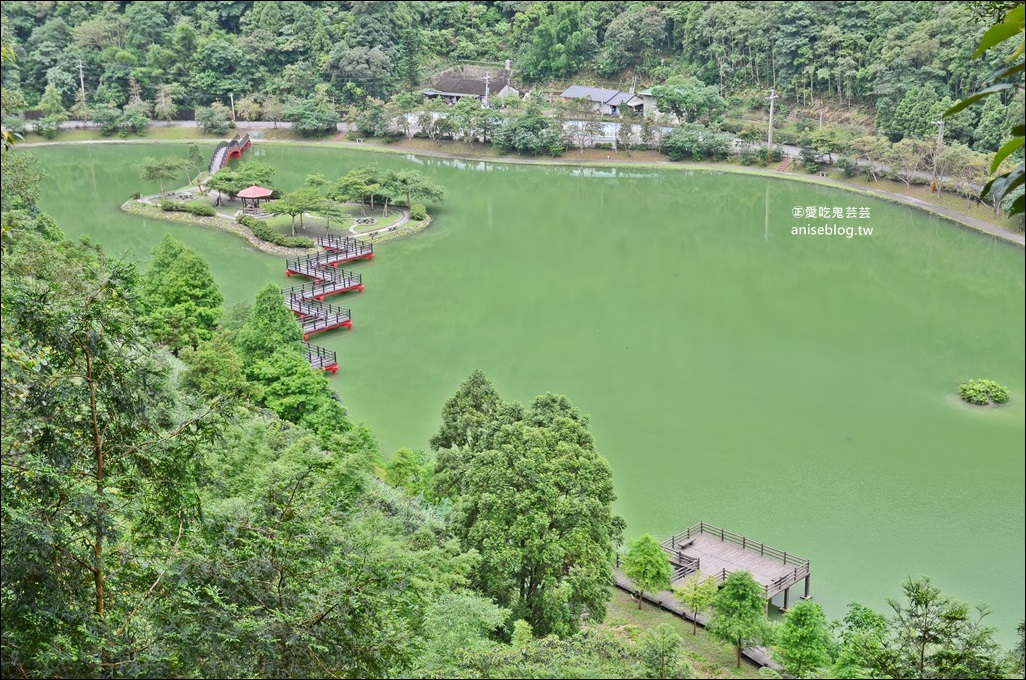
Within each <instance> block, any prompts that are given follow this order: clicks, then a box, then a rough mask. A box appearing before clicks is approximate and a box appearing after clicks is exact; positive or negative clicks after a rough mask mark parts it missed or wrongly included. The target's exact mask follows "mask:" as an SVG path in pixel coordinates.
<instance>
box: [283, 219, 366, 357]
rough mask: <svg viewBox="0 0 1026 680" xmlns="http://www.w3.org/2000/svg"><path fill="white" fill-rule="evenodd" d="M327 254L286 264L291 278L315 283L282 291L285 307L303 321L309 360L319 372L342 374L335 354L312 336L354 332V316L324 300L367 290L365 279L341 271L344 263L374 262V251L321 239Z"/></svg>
mask: <svg viewBox="0 0 1026 680" xmlns="http://www.w3.org/2000/svg"><path fill="white" fill-rule="evenodd" d="M318 242H320V243H321V245H322V246H323V247H324V248H325V252H320V253H314V254H310V255H301V256H299V257H293V258H290V259H288V260H286V261H285V272H286V274H288V275H289V276H292V275H293V274H300V275H302V276H307V277H309V278H311V279H313V280H312V281H310V282H309V283H304V284H301V285H298V286H292V287H291V288H289V289H287V290H283V291H282V295H284V297H285V305H286V306H287V307H288V308H289V309H291V310H292V311H293V312H295V314H296V315H298V317H299V319H298V320H299V325H300V326H301V327H302V329H303V340H304V346H305V347H306V358H307V361H309V362H310V365H311V366H313V367H314V368H315V369H318V370H325V371H331V372H332V373H335V372H337V371H338V361H337V358H336V356H335V353H334V352H331V351H329V350H327V349H324V348H323V347H318V346H317V345H313V344H311V343H309V342H305V341H307V340H309V339H310V336H311V335H312V334H314V333H318V332H320V331H326V330H330V329H333V328H352V327H353V320H352V314H351V312H350V311H349V310H348V309H346V308H345V307H336V306H335V305H332V304H328V303H327V302H324V298H325V297H327V296H329V295H335V294H336V293H344V292H345V291H348V290H358V291H362V290H363V276H362V275H360V274H357V273H356V272H352V271H347V270H345V269H340V268H338V265H339V264H340V263H341V262H347V261H349V260H355V259H360V258H366V259H373V258H374V248H373V246H371V245H370V244H364V243H361V242H359V241H357V240H355V239H351V238H348V237H344V236H334V235H329V236H326V237H322V238H320V239H318Z"/></svg>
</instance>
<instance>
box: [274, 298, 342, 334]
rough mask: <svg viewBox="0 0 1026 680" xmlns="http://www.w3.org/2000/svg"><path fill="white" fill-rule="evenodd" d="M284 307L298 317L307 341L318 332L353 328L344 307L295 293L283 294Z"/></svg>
mask: <svg viewBox="0 0 1026 680" xmlns="http://www.w3.org/2000/svg"><path fill="white" fill-rule="evenodd" d="M285 305H286V306H287V307H288V308H289V309H291V310H292V311H293V312H295V313H296V314H298V315H299V316H300V320H299V323H300V325H301V326H302V327H303V339H304V340H309V339H310V336H311V335H313V334H314V333H319V332H320V331H327V330H331V329H332V328H352V327H353V320H352V315H351V313H350V311H349V310H348V309H346V308H345V307H336V306H335V305H332V304H328V303H327V302H321V301H319V300H309V299H306V298H304V297H302V296H301V295H299V294H298V293H296V292H295V291H289V292H287V293H285Z"/></svg>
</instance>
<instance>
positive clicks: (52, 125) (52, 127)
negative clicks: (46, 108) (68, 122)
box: [35, 116, 61, 139]
mask: <svg viewBox="0 0 1026 680" xmlns="http://www.w3.org/2000/svg"><path fill="white" fill-rule="evenodd" d="M60 129H61V121H60V119H59V118H53V117H50V116H47V117H46V118H43V119H42V120H39V121H36V125H35V132H36V134H37V135H39V136H41V137H43V138H44V139H53V138H54V137H56V136H57V133H58V132H60Z"/></svg>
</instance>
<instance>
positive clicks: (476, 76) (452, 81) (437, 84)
mask: <svg viewBox="0 0 1026 680" xmlns="http://www.w3.org/2000/svg"><path fill="white" fill-rule="evenodd" d="M510 75H511V70H510V69H509V67H508V65H507V67H506V68H499V69H482V68H480V67H472V66H465V67H458V68H454V69H450V70H448V71H446V72H444V73H441V74H439V75H438V77H437V78H435V80H434V82H432V83H431V86H430V87H427V88H425V89H423V90H421V93H422V94H423V95H424V97H426V98H427V99H441V100H442V101H444V102H445V103H446V104H455V103H456V102H458V101H459V100H461V99H465V98H467V97H473V98H474V99H476V100H478V101H479V102H481V104H482V105H484V104H487V103H488V100H489V99H493V98H495V97H519V96H520V90H518V89H517V88H515V87H513V84H512V83H511V82H510Z"/></svg>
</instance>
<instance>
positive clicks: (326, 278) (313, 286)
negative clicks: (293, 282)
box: [285, 267, 363, 300]
mask: <svg viewBox="0 0 1026 680" xmlns="http://www.w3.org/2000/svg"><path fill="white" fill-rule="evenodd" d="M319 271H320V273H319V274H318V275H317V276H318V278H317V280H315V281H313V282H311V283H304V284H302V285H300V286H292V287H291V288H289V289H288V290H286V291H285V293H286V294H288V295H292V294H296V295H298V296H300V297H303V298H306V299H308V300H309V299H316V300H323V299H324V298H325V297H327V296H328V295H335V294H336V293H344V292H346V291H348V290H363V277H362V276H361V275H360V274H357V273H356V272H351V271H348V270H345V269H338V270H335V269H332V268H330V267H325V268H322V269H321V270H319Z"/></svg>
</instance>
